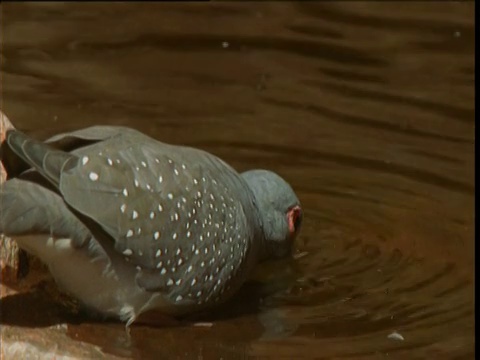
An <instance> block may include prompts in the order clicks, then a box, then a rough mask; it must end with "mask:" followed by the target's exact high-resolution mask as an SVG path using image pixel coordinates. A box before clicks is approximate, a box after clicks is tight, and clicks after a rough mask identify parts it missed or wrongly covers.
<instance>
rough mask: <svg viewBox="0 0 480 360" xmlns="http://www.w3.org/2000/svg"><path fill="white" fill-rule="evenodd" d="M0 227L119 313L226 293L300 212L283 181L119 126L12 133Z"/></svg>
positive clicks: (84, 296) (190, 305) (188, 308)
mask: <svg viewBox="0 0 480 360" xmlns="http://www.w3.org/2000/svg"><path fill="white" fill-rule="evenodd" d="M2 163H3V165H4V166H5V168H6V169H7V173H8V180H7V181H6V183H5V184H4V185H3V186H2V188H1V190H0V232H1V233H4V234H5V235H7V236H12V237H14V238H15V239H16V240H17V242H18V244H19V246H20V247H21V248H23V249H25V250H26V251H27V252H30V253H31V254H33V255H35V256H37V257H38V258H40V259H41V260H42V261H43V262H44V263H45V264H47V266H48V268H49V270H50V272H51V274H52V276H53V277H54V279H55V280H56V282H57V284H58V286H59V287H60V288H61V289H63V291H65V292H67V293H68V294H70V295H71V296H73V297H74V298H76V299H78V300H79V301H80V302H81V303H82V304H83V305H85V306H86V307H87V308H90V309H92V310H95V311H97V312H99V313H100V314H103V315H105V316H109V317H116V318H119V319H120V320H122V321H124V322H126V324H127V327H128V326H129V325H130V324H131V323H132V322H134V321H135V319H136V318H137V317H138V316H139V315H140V314H142V313H144V312H146V311H148V310H153V309H155V310H158V311H160V312H161V313H163V314H165V315H167V316H177V315H182V314H187V313H191V312H195V311H198V310H203V309H205V308H209V307H212V306H214V305H215V304H218V303H220V302H224V301H225V300H226V299H228V298H229V297H231V295H232V294H234V293H235V291H236V290H238V288H239V287H240V286H241V285H242V283H243V282H244V281H245V280H246V278H247V277H248V275H249V273H250V272H251V270H252V269H253V267H254V266H255V265H256V264H257V263H258V262H261V261H263V260H266V259H272V258H283V257H287V256H288V255H290V254H291V249H292V243H293V241H294V238H295V236H296V235H297V234H298V232H299V229H300V224H301V221H302V210H301V207H300V203H299V200H298V198H297V196H296V195H295V193H294V191H293V190H292V188H291V187H290V185H289V184H288V183H287V182H286V181H285V180H283V179H282V178H281V177H280V176H278V175H276V174H275V173H273V172H270V171H267V170H252V171H247V172H245V173H242V174H239V173H237V172H236V171H235V170H234V169H233V168H232V167H230V166H229V165H228V164H226V163H225V162H224V161H222V160H221V159H219V158H218V157H216V156H214V155H212V154H210V153H207V152H205V151H202V150H199V149H195V148H190V147H184V146H175V145H169V144H166V143H162V142H160V141H157V140H155V139H153V138H151V137H149V136H147V135H145V134H142V133H141V132H139V131H136V130H134V129H130V128H126V127H113V126H94V127H90V128H86V129H82V130H78V131H74V132H70V133H65V134H60V135H57V136H54V137H53V138H51V139H49V140H47V141H46V142H40V141H36V140H33V139H31V138H30V137H28V136H26V135H25V134H23V133H22V132H20V131H17V130H9V131H8V132H7V135H6V140H5V141H4V143H3V144H2Z"/></svg>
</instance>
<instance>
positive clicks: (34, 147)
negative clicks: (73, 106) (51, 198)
mask: <svg viewBox="0 0 480 360" xmlns="http://www.w3.org/2000/svg"><path fill="white" fill-rule="evenodd" d="M6 142H7V145H8V147H9V148H10V149H11V150H12V151H13V152H14V153H15V154H16V155H17V156H18V157H20V158H21V159H22V160H23V161H25V162H26V163H27V164H28V165H30V166H31V167H33V168H34V169H35V170H37V171H38V172H39V173H40V175H42V176H43V177H45V178H46V179H47V180H49V181H50V182H52V183H53V185H54V186H55V187H58V184H59V183H60V174H61V173H62V170H64V169H66V168H69V167H70V166H74V165H75V164H76V162H77V161H78V157H77V156H75V155H73V154H69V153H67V152H64V151H60V150H56V149H54V148H52V147H50V146H49V145H47V144H44V143H42V142H40V141H37V140H34V139H31V138H30V137H28V136H27V135H25V134H23V133H22V132H20V131H18V130H8V131H7V134H6Z"/></svg>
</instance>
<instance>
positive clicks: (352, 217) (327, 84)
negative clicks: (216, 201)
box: [0, 2, 475, 359]
mask: <svg viewBox="0 0 480 360" xmlns="http://www.w3.org/2000/svg"><path fill="white" fill-rule="evenodd" d="M1 9H2V18H1V20H2V30H1V37H2V46H1V91H2V97H1V107H2V109H3V110H4V111H5V113H6V114H7V115H8V117H9V118H10V119H11V120H12V122H13V123H14V124H15V125H16V126H17V127H18V128H20V129H22V130H24V131H26V132H28V133H29V134H31V135H33V136H36V137H39V138H45V137H47V136H49V135H52V134H55V133H57V132H60V131H67V130H73V129H77V128H80V127H85V126H88V125H93V124H115V125H128V126H131V127H135V128H137V129H139V130H141V131H144V132H146V133H148V134H150V135H152V136H154V137H156V138H158V139H161V140H162V141H165V142H170V143H175V144H185V145H190V146H195V147H200V148H202V149H205V150H207V151H210V152H212V153H214V154H216V155H218V156H220V157H222V158H223V159H225V160H226V161H228V162H229V163H231V164H232V165H233V166H234V167H236V168H237V169H238V170H246V169H250V168H257V167H264V168H269V169H271V170H274V171H276V172H278V173H279V174H281V175H282V176H284V177H285V178H286V179H287V180H288V181H289V182H290V183H291V184H292V186H293V188H294V189H295V190H296V191H297V193H298V196H299V198H300V200H301V202H302V204H303V207H304V210H305V219H304V224H303V228H302V232H301V235H300V237H299V239H298V248H299V249H300V250H301V251H303V252H307V254H306V255H305V256H303V257H301V258H299V259H297V260H294V261H287V262H281V263H273V264H265V265H264V266H262V267H260V268H259V269H258V271H257V272H256V274H255V275H254V276H253V278H252V281H250V282H249V283H248V284H247V285H246V286H245V287H244V288H243V289H242V291H241V292H240V293H239V294H238V296H236V297H235V298H234V299H233V300H232V301H231V302H230V303H228V304H227V305H226V306H224V307H223V308H221V309H218V311H214V312H213V313H212V314H200V315H198V316H196V317H194V318H193V319H190V320H188V321H187V322H181V323H179V324H176V325H175V326H152V325H140V324H139V325H137V326H134V327H133V328H132V334H131V341H130V342H128V341H127V340H126V338H125V332H124V328H123V325H122V324H119V323H115V322H100V321H95V320H93V319H91V318H88V317H84V316H80V315H75V316H73V315H71V314H69V313H68V311H66V310H65V309H60V310H58V309H57V305H55V302H54V301H52V300H51V299H49V298H48V295H46V294H47V293H48V292H47V291H46V290H45V289H43V288H40V289H36V290H35V291H33V292H28V293H25V294H20V295H15V296H10V297H6V298H4V299H2V302H1V303H0V306H1V310H2V326H8V327H9V328H10V330H11V331H15V329H20V330H19V331H23V334H25V336H24V338H23V340H24V341H27V342H28V341H29V336H32V337H38V336H41V334H42V332H44V333H48V331H50V330H49V329H50V327H51V326H55V325H58V324H63V323H66V324H67V326H66V328H67V330H66V333H67V335H68V336H67V337H65V339H63V340H61V341H63V342H67V343H68V342H72V343H77V342H82V343H87V344H92V345H95V346H98V348H99V349H100V351H101V353H102V354H104V355H103V356H104V357H110V356H120V357H126V358H138V359H140V358H141V359H183V358H185V359H190V358H191V359H246V358H285V359H300V358H305V359H307V358H317V359H344V358H346V359H380V358H399V359H407V358H408V359H424V358H448V359H473V358H474V343H475V342H474V285H473V283H474V127H475V119H474V4H473V2H471V3H469V2H444V3H438V2H436V3H435V2H431V3H413V2H412V3H398V2H392V3H382V2H366V3H362V2H352V3H349V2H338V3H333V2H325V3H300V2H296V3H288V2H281V3H260V2H259V3H229V4H224V3H216V4H212V3H211V4H201V3H196V4H176V3H168V4H155V3H143V4H135V5H133V4H129V3H118V4H101V3H91V4H86V3H85V4H79V3H78V4H66V3H37V4H35V3H30V4H13V3H9V4H4V3H3V4H2V5H1ZM27 278H28V277H27ZM56 309H57V310H56ZM194 321H211V322H213V326H211V327H194V326H192V325H191V323H192V322H194ZM394 332H396V333H398V334H400V335H401V336H402V338H403V340H400V339H399V336H397V337H396V338H395V336H393V337H392V336H390V337H389V335H390V334H392V333H394ZM29 334H30V335H29ZM17 339H18V337H17ZM59 346H60V345H59ZM99 354H100V353H99ZM98 356H99V357H100V355H98Z"/></svg>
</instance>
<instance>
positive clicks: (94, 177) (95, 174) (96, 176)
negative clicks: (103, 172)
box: [88, 171, 98, 181]
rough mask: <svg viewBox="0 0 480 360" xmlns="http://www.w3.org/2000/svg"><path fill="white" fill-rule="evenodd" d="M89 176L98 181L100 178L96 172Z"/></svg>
mask: <svg viewBox="0 0 480 360" xmlns="http://www.w3.org/2000/svg"><path fill="white" fill-rule="evenodd" d="M88 177H89V178H90V180H92V181H97V180H98V174H97V173H95V172H93V171H92V172H91V173H90V174H88Z"/></svg>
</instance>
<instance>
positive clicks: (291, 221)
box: [287, 205, 302, 234]
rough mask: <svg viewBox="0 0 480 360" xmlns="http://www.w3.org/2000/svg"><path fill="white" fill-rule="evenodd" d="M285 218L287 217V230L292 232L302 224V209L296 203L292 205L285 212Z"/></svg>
mask: <svg viewBox="0 0 480 360" xmlns="http://www.w3.org/2000/svg"><path fill="white" fill-rule="evenodd" d="M287 219H288V231H289V232H290V234H294V233H295V232H297V231H298V229H299V228H300V225H301V224H302V209H301V208H300V206H298V205H296V206H294V207H292V208H291V209H290V210H288V212H287Z"/></svg>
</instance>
